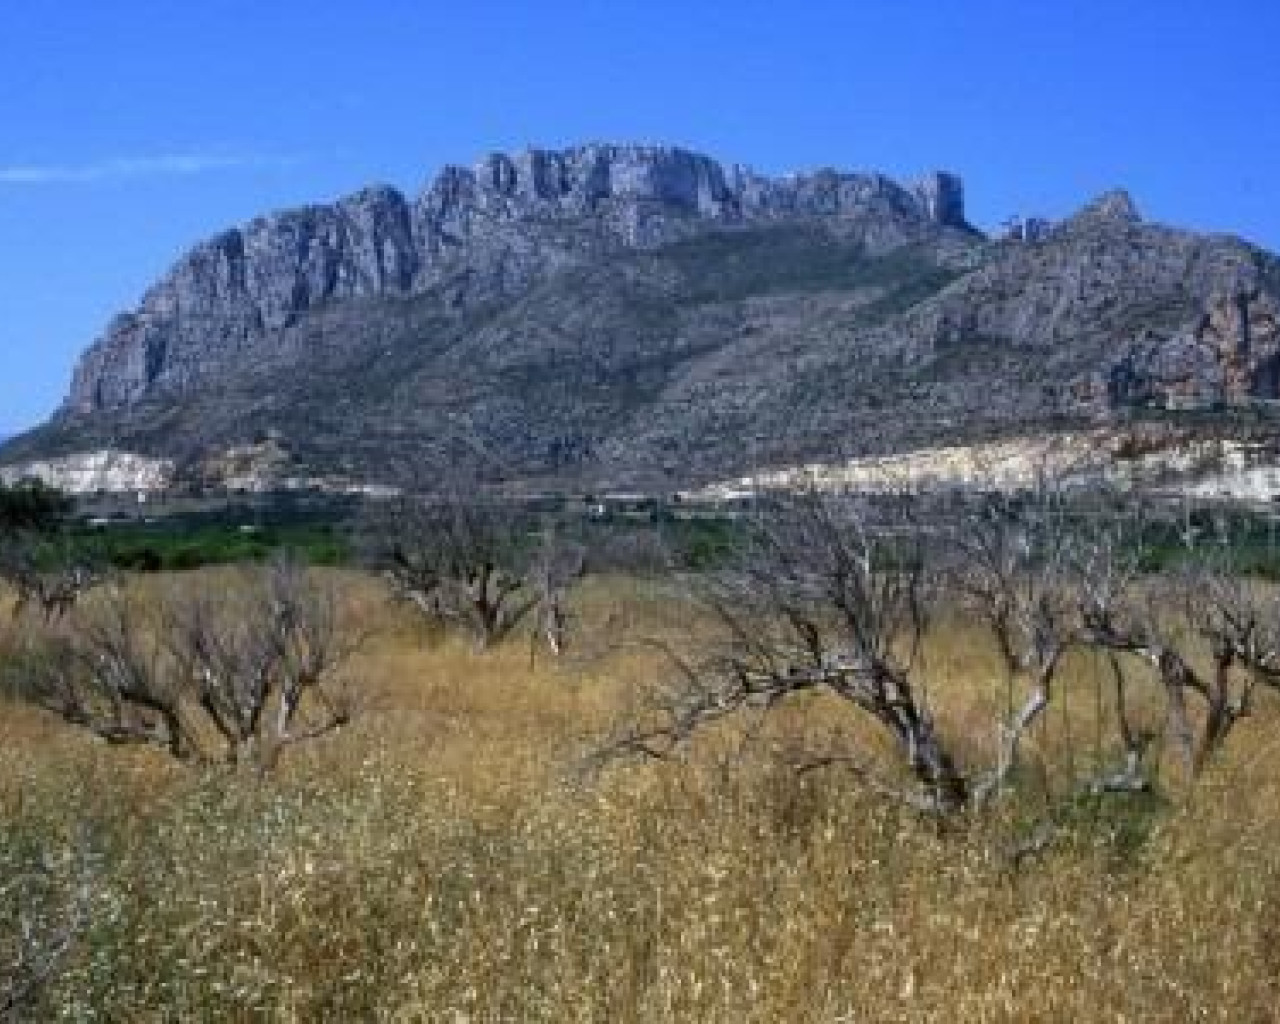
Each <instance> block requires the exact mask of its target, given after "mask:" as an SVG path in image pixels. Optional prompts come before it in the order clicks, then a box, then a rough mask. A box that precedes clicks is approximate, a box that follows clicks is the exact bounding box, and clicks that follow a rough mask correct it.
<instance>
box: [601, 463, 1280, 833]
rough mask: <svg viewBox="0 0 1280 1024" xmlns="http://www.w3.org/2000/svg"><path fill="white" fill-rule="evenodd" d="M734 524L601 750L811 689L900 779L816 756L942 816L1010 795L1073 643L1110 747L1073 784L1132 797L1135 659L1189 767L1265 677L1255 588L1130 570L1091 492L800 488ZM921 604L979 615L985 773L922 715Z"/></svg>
mask: <svg viewBox="0 0 1280 1024" xmlns="http://www.w3.org/2000/svg"><path fill="white" fill-rule="evenodd" d="M751 532H752V542H751V544H750V545H749V547H748V553H747V555H746V556H745V557H744V558H743V560H742V561H741V562H740V563H739V564H738V565H737V566H735V567H734V568H733V569H732V570H730V571H726V572H722V573H718V574H714V575H713V576H712V577H711V579H710V580H709V582H706V583H705V584H704V585H703V586H702V587H701V595H702V603H703V607H704V609H705V611H706V613H707V614H706V615H705V616H704V618H705V619H708V620H710V621H711V622H713V623H714V624H715V627H716V628H715V629H714V630H713V635H712V636H711V637H708V636H705V635H699V636H698V637H697V638H696V642H695V643H694V645H693V647H694V650H695V652H696V653H695V654H692V655H691V654H689V653H688V652H676V651H672V652H671V654H672V657H671V659H670V661H671V664H672V665H673V666H674V667H673V674H674V676H675V684H674V685H672V686H671V687H669V688H668V689H667V691H666V692H665V695H664V697H663V699H662V700H661V701H660V702H659V704H658V705H657V706H655V707H653V708H651V709H650V712H651V713H650V714H649V715H647V716H643V720H642V721H640V722H639V723H632V725H631V726H629V727H628V728H627V729H626V730H625V731H624V733H623V735H622V736H621V737H620V738H619V739H618V741H617V743H616V744H614V745H613V747H612V748H611V749H612V750H613V751H614V752H617V751H624V750H630V751H634V752H638V753H643V754H646V755H649V756H654V757H666V756H668V755H669V754H671V753H672V752H673V751H674V750H676V749H677V748H678V747H679V746H681V745H682V744H683V743H684V741H686V740H687V739H689V738H690V737H691V736H692V735H693V734H694V733H695V732H697V731H698V730H699V729H700V728H702V727H703V726H705V725H707V724H708V723H710V722H713V721H716V720H719V719H723V718H726V717H728V716H731V715H736V714H739V713H741V712H744V711H747V710H749V709H761V710H764V711H768V710H770V709H772V708H773V707H775V706H777V705H778V704H780V703H782V702H783V701H785V700H787V699H789V698H791V697H793V696H795V695H797V694H799V693H802V692H805V691H809V690H815V689H821V690H824V691H826V692H828V693H831V694H834V695H835V696H837V697H839V698H841V699H842V700H844V701H846V702H847V703H848V705H849V706H851V707H852V708H853V709H855V711H856V712H857V713H858V715H859V716H860V717H862V718H863V719H864V720H866V721H869V722H872V723H874V724H876V725H877V726H878V727H879V728H880V729H881V731H882V732H883V733H885V734H886V735H887V736H888V737H889V739H890V740H891V741H892V747H893V748H894V749H896V750H897V752H898V760H899V767H900V768H901V769H905V771H906V775H907V777H908V778H909V779H910V785H907V786H903V785H902V784H901V783H895V782H894V779H895V772H894V770H893V767H892V766H885V765H881V766H879V767H878V768H877V767H876V765H875V763H874V760H873V758H871V757H870V756H869V755H868V754H866V753H865V752H863V753H859V752H857V751H854V752H850V753H848V754H842V755H840V756H827V757H824V758H822V759H820V760H821V762H822V763H834V762H837V761H838V762H840V763H843V764H847V765H850V766H852V767H854V768H856V770H857V771H858V773H859V774H860V775H862V776H863V777H864V778H865V779H867V780H868V781H870V782H871V783H873V784H874V785H875V786H876V787H877V788H880V789H883V790H885V791H887V792H892V793H893V794H894V795H895V796H897V797H899V798H901V799H904V800H906V801H907V802H909V803H911V804H912V805H914V806H917V807H920V808H923V809H927V810H930V811H935V812H939V813H952V812H955V811H958V810H972V809H974V808H978V807H982V806H985V805H987V804H989V803H991V802H992V801H993V800H995V799H996V798H998V797H1000V796H1001V795H1002V794H1004V793H1006V792H1008V791H1010V789H1011V788H1013V786H1014V784H1015V769H1016V767H1017V764H1018V760H1019V755H1020V749H1021V745H1022V741H1023V739H1024V737H1025V736H1026V735H1027V733H1028V731H1029V730H1030V729H1032V728H1033V726H1034V725H1035V723H1037V722H1038V721H1041V720H1043V718H1044V715H1045V713H1046V711H1047V710H1048V709H1049V708H1050V706H1052V705H1053V704H1054V703H1055V701H1057V700H1058V699H1059V690H1060V683H1059V675H1060V668H1061V665H1062V662H1063V659H1064V657H1065V655H1066V654H1067V653H1068V652H1069V651H1071V650H1073V649H1077V650H1079V649H1084V650H1093V651H1095V652H1097V653H1098V654H1099V655H1101V656H1102V657H1103V658H1104V659H1105V660H1106V663H1107V665H1108V666H1109V668H1110V670H1111V680H1112V692H1113V697H1114V708H1113V712H1114V713H1113V714H1112V715H1111V716H1110V717H1109V721H1110V722H1111V723H1112V725H1113V726H1114V733H1115V736H1114V742H1115V744H1116V746H1118V747H1119V750H1120V754H1121V763H1120V764H1119V765H1118V766H1116V767H1115V768H1112V769H1106V770H1103V771H1101V772H1100V774H1098V775H1096V776H1091V777H1087V778H1084V779H1081V780H1080V783H1079V784H1080V788H1081V789H1083V790H1086V791H1090V792H1100V791H1114V792H1133V791H1141V790H1145V789H1147V788H1149V786H1150V779H1149V778H1148V776H1147V774H1146V772H1147V768H1148V765H1147V760H1148V751H1149V750H1150V749H1151V748H1152V745H1153V743H1154V741H1155V740H1156V739H1157V738H1158V737H1157V735H1156V734H1155V733H1154V732H1153V731H1152V730H1150V729H1144V728H1142V727H1140V726H1138V725H1136V724H1135V722H1134V718H1133V716H1132V714H1131V705H1132V690H1133V687H1134V686H1135V685H1136V682H1135V680H1136V679H1137V676H1136V674H1135V673H1133V672H1132V671H1131V670H1130V668H1129V663H1130V662H1132V661H1134V660H1135V659H1136V660H1138V661H1141V662H1145V663H1146V664H1148V665H1150V666H1151V667H1152V668H1153V669H1154V670H1155V671H1154V676H1155V678H1156V679H1157V680H1158V687H1159V695H1160V697H1161V698H1162V699H1163V701H1164V704H1165V708H1166V715H1167V722H1168V726H1167V733H1168V738H1170V739H1171V740H1172V741H1173V742H1174V743H1175V744H1176V746H1177V748H1178V749H1179V750H1181V751H1182V753H1183V756H1184V757H1185V759H1186V763H1187V765H1188V767H1189V769H1190V770H1191V771H1192V773H1195V772H1198V771H1200V770H1201V769H1202V768H1203V767H1204V766H1205V764H1206V763H1207V762H1208V760H1209V759H1210V758H1211V756H1212V754H1213V753H1214V752H1215V751H1216V750H1218V749H1219V748H1220V747H1221V746H1222V744H1223V742H1224V741H1225V739H1226V737H1227V735H1228V734H1229V732H1230V730H1231V728H1232V726H1233V725H1234V724H1235V722H1237V721H1238V720H1239V719H1240V718H1241V717H1243V716H1244V715H1247V714H1248V713H1249V712H1250V709H1251V708H1252V706H1253V694H1254V691H1255V688H1256V687H1257V686H1258V685H1269V686H1274V685H1277V684H1278V683H1280V601H1278V600H1277V598H1276V597H1275V596H1274V595H1273V593H1272V592H1270V591H1267V590H1265V589H1263V588H1260V587H1259V586H1257V585H1256V584H1255V583H1253V582H1250V581H1247V580H1243V579H1241V578H1240V576H1239V575H1238V574H1236V573H1233V572H1231V571H1230V568H1229V567H1227V566H1224V565H1217V564H1214V563H1213V562H1212V560H1211V559H1205V558H1198V559H1193V560H1192V562H1191V563H1189V564H1187V565H1185V566H1181V567H1179V568H1178V569H1177V570H1176V571H1173V572H1168V573H1165V574H1162V575H1158V576H1154V577H1153V576H1152V575H1150V574H1148V573H1144V572H1143V568H1142V556H1143V552H1144V545H1145V543H1146V538H1147V534H1148V532H1149V524H1148V523H1147V522H1146V521H1145V518H1144V515H1143V514H1142V513H1141V511H1140V510H1139V509H1137V508H1136V507H1135V506H1134V505H1133V504H1131V503H1126V502H1124V501H1121V500H1119V499H1114V498H1112V497H1110V496H1106V495H1101V494H1099V493H1097V492H1091V493H1087V494H1086V493H1069V492H1066V491H1062V490H1055V489H1053V488H1050V487H1047V486H1041V487H1038V488H1035V489H1029V490H1028V491H1025V492H1023V493H1021V494H1016V495H973V494H963V495H959V496H955V497H953V498H952V499H951V500H950V501H939V500H937V499H936V498H934V499H929V500H924V499H914V500H904V501H898V502H886V501H883V500H881V501H879V502H877V501H874V500H871V499H867V498H857V497H854V496H849V495H836V494H821V493H817V492H816V491H810V492H807V493H803V494H798V495H793V496H784V497H775V498H770V499H765V500H762V501H761V502H760V504H759V507H758V508H757V511H756V514H755V516H754V518H753V519H752V522H751ZM1191 554H1192V555H1195V554H1197V553H1196V552H1192V553H1191ZM940 607H947V608H950V609H961V610H964V611H966V612H967V613H968V614H969V615H970V616H974V617H976V618H978V619H979V620H980V621H982V622H984V623H985V624H986V626H987V627H988V629H989V631H990V633H991V636H992V638H993V640H994V643H995V647H996V649H997V650H998V651H999V654H1000V658H1001V662H1002V664H1003V668H1004V676H1005V678H1004V681H1003V682H1004V687H1005V692H1006V701H1005V712H1004V713H1003V715H1002V716H1001V718H1000V720H999V721H998V722H997V723H996V725H997V729H996V732H997V743H996V745H995V751H994V756H993V758H992V762H991V763H990V764H972V763H964V761H965V759H964V757H962V755H961V740H963V737H960V736H956V735H951V734H948V733H947V731H946V730H945V729H944V727H943V725H942V724H941V723H940V722H939V721H938V719H937V716H936V713H935V700H934V698H935V697H936V695H937V694H939V693H940V692H942V691H943V690H944V689H945V688H947V687H952V686H955V685H958V684H959V681H958V680H952V679H948V678H946V677H945V676H944V675H940V674H939V672H938V670H937V667H936V666H934V665H931V664H929V663H928V662H927V660H926V659H923V658H921V657H920V651H921V650H922V647H923V644H924V640H925V634H926V631H927V629H928V628H929V625H930V622H931V619H932V618H933V616H934V614H935V613H936V611H937V609H939V608H940ZM1204 654H1207V655H1208V667H1207V668H1201V667H1200V664H1201V662H1202V661H1203V657H1202V655H1204ZM966 685H971V682H968V683H966ZM1099 728H1100V729H1101V728H1102V724H1101V721H1100V723H1099ZM966 754H967V755H968V757H969V758H970V759H972V758H973V757H974V755H973V754H972V752H970V751H967V750H966ZM898 774H899V775H900V773H898Z"/></svg>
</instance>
